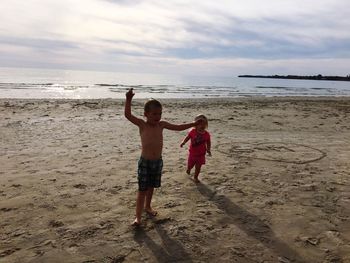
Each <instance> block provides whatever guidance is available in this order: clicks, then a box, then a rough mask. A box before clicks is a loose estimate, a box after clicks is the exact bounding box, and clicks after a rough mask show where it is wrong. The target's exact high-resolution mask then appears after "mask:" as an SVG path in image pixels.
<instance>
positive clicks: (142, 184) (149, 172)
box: [137, 157, 163, 191]
mask: <svg viewBox="0 0 350 263" xmlns="http://www.w3.org/2000/svg"><path fill="white" fill-rule="evenodd" d="M162 169H163V160H162V158H160V159H158V160H146V159H144V158H143V157H140V160H139V162H138V172H137V174H138V176H137V179H138V183H139V191H146V190H147V189H148V188H150V187H154V188H158V187H160V184H161V176H162Z"/></svg>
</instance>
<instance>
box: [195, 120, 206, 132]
mask: <svg viewBox="0 0 350 263" xmlns="http://www.w3.org/2000/svg"><path fill="white" fill-rule="evenodd" d="M206 128H207V123H206V121H204V120H203V121H202V122H201V123H199V124H198V125H197V126H196V129H197V130H199V131H204V130H205V129H206Z"/></svg>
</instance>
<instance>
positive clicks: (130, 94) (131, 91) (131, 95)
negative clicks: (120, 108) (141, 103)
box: [125, 88, 135, 100]
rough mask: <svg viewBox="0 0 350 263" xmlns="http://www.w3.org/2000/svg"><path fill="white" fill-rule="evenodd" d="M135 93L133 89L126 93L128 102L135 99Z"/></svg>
mask: <svg viewBox="0 0 350 263" xmlns="http://www.w3.org/2000/svg"><path fill="white" fill-rule="evenodd" d="M134 95H135V93H134V92H133V88H131V89H129V90H128V92H127V93H125V96H126V99H127V100H132V97H134Z"/></svg>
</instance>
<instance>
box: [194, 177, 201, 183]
mask: <svg viewBox="0 0 350 263" xmlns="http://www.w3.org/2000/svg"><path fill="white" fill-rule="evenodd" d="M193 181H194V182H195V183H196V184H198V183H200V182H201V181H199V180H198V177H194V178H193Z"/></svg>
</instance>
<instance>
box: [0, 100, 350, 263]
mask: <svg viewBox="0 0 350 263" xmlns="http://www.w3.org/2000/svg"><path fill="white" fill-rule="evenodd" d="M161 101H162V103H163V105H164V109H163V118H164V119H165V120H168V121H170V122H174V123H182V122H189V121H192V118H193V117H194V116H196V115H197V114H198V113H203V114H205V115H207V117H208V118H209V131H210V132H211V134H212V155H213V156H212V157H207V164H206V165H205V166H204V167H203V169H202V173H201V175H200V180H201V183H200V184H195V183H194V182H193V181H192V180H191V178H190V177H189V176H188V175H187V174H186V172H185V170H186V158H187V151H186V149H183V148H180V146H179V145H180V143H181V141H182V139H183V137H184V136H185V135H186V132H185V131H184V132H172V131H165V132H164V152H163V160H164V173H163V177H162V187H161V188H159V189H157V190H156V191H155V194H154V198H153V204H154V208H155V209H157V210H158V212H159V215H158V216H157V217H155V218H148V217H147V216H146V215H144V217H143V223H142V226H141V227H140V228H137V229H135V228H133V227H131V226H130V223H131V222H132V220H133V219H134V210H135V198H136V192H137V178H136V164H137V160H138V158H139V154H140V146H139V135H138V129H137V128H136V126H134V125H132V124H131V123H129V122H128V121H127V120H126V119H125V118H124V116H123V101H121V100H85V101H83V100H4V99H2V100H0V116H1V118H0V137H1V141H0V151H1V152H0V153H1V154H0V166H1V170H0V216H1V221H0V262H86V263H87V262H124V261H125V262H170V261H173V262H174V261H178V262H282V263H286V262H350V161H349V160H350V99H349V98H265V99H264V98H255V99H252V98H246V99H207V100H205V99H200V100H161ZM133 106H134V108H133V113H134V114H135V115H140V116H141V115H142V113H143V110H142V107H143V100H136V101H134V102H133Z"/></svg>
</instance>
